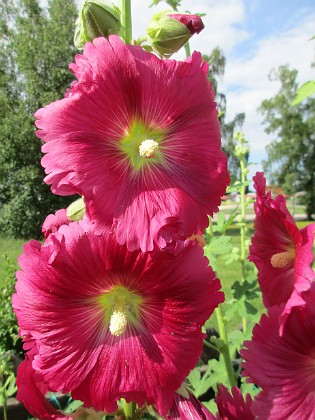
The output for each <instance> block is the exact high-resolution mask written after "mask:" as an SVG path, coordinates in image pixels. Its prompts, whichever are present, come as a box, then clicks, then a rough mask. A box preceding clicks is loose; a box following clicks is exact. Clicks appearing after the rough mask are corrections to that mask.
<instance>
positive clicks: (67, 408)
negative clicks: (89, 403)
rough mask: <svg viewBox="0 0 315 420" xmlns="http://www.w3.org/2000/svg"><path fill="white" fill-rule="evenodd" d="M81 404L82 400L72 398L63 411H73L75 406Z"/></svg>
mask: <svg viewBox="0 0 315 420" xmlns="http://www.w3.org/2000/svg"><path fill="white" fill-rule="evenodd" d="M82 406H83V402H82V401H79V400H73V401H71V402H70V403H69V404H68V405H67V407H66V409H65V410H64V412H65V413H73V412H74V411H76V409H77V408H79V407H82Z"/></svg>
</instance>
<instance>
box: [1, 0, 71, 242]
mask: <svg viewBox="0 0 315 420" xmlns="http://www.w3.org/2000/svg"><path fill="white" fill-rule="evenodd" d="M76 15H77V10H76V6H75V3H74V0H51V1H49V2H48V7H47V9H45V10H44V9H42V8H41V7H40V4H39V1H38V0H2V1H1V3H0V87H1V90H0V147H1V154H0V180H1V182H0V230H1V232H2V233H5V234H7V235H10V236H15V237H25V238H29V237H38V236H39V234H40V227H41V224H42V222H43V220H44V218H45V216H46V215H47V214H49V213H51V212H54V211H55V210H56V209H58V208H60V207H63V206H65V205H66V204H68V203H69V198H67V199H65V198H61V197H58V196H54V195H53V194H51V192H50V190H49V187H48V186H46V185H45V184H44V183H43V178H44V175H45V174H44V171H43V169H42V168H41V166H40V159H41V152H40V148H41V141H40V140H39V139H37V137H36V136H35V134H34V118H33V114H34V112H35V111H36V110H37V109H39V108H41V107H42V106H45V105H46V104H48V103H49V102H51V101H54V100H56V99H60V98H61V97H62V96H63V93H64V92H65V89H66V88H67V87H68V86H69V84H70V82H71V80H72V78H73V77H72V75H71V73H70V72H69V70H68V67H67V66H68V63H70V62H71V61H72V60H73V56H74V54H75V50H74V47H73V30H74V22H75V18H76Z"/></svg>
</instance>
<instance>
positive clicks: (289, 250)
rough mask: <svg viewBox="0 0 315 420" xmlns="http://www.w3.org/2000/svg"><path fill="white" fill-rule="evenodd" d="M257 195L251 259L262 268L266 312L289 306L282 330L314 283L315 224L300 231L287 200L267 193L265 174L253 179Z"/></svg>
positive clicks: (261, 282) (261, 279) (284, 314)
mask: <svg viewBox="0 0 315 420" xmlns="http://www.w3.org/2000/svg"><path fill="white" fill-rule="evenodd" d="M253 180H254V187H255V189H256V193H257V199H256V203H255V206H254V207H255V213H256V218H255V222H254V227H255V234H254V236H253V237H252V244H251V246H250V256H249V259H250V260H251V261H253V262H254V263H255V264H256V266H257V268H258V281H259V285H260V288H261V291H262V296H263V301H264V305H265V306H266V308H269V307H270V306H273V305H279V304H281V303H286V306H285V308H284V310H283V314H282V315H281V320H280V323H281V328H283V325H284V322H285V319H286V317H287V315H288V313H289V312H290V310H291V308H292V306H296V305H299V304H301V303H303V302H302V300H301V292H302V291H303V290H306V289H308V288H309V287H310V284H311V282H312V281H313V279H314V271H313V270H312V268H311V263H312V260H313V253H312V245H313V242H314V234H315V224H314V223H312V224H310V225H308V226H306V227H304V228H303V229H301V230H299V229H298V227H297V226H296V223H295V221H294V219H293V217H292V216H291V214H290V213H289V211H288V209H287V207H286V201H285V198H284V197H283V196H282V195H278V196H277V197H276V198H275V199H272V198H271V193H270V192H268V193H266V192H265V187H266V180H265V178H264V174H263V173H261V172H257V174H256V176H254V178H253Z"/></svg>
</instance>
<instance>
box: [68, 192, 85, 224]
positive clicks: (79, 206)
mask: <svg viewBox="0 0 315 420" xmlns="http://www.w3.org/2000/svg"><path fill="white" fill-rule="evenodd" d="M84 214H85V205H84V200H83V197H80V198H78V199H77V200H75V201H74V202H73V203H71V204H70V206H69V207H68V208H67V217H68V219H70V220H71V221H72V222H79V221H80V220H81V219H82V218H83V216H84Z"/></svg>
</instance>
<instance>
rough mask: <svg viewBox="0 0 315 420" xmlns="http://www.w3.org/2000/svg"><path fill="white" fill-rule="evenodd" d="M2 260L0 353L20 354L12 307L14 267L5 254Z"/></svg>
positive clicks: (20, 347) (20, 349) (20, 345)
mask: <svg viewBox="0 0 315 420" xmlns="http://www.w3.org/2000/svg"><path fill="white" fill-rule="evenodd" d="M4 260H5V261H4V276H3V278H2V279H1V282H0V354H1V353H4V352H8V351H11V352H13V353H15V354H22V344H21V340H20V338H19V336H18V326H17V320H16V317H15V314H14V312H13V308H12V294H13V293H14V291H15V290H14V285H15V271H16V268H15V266H14V265H13V264H12V262H11V261H10V260H9V258H8V257H7V256H4Z"/></svg>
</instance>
